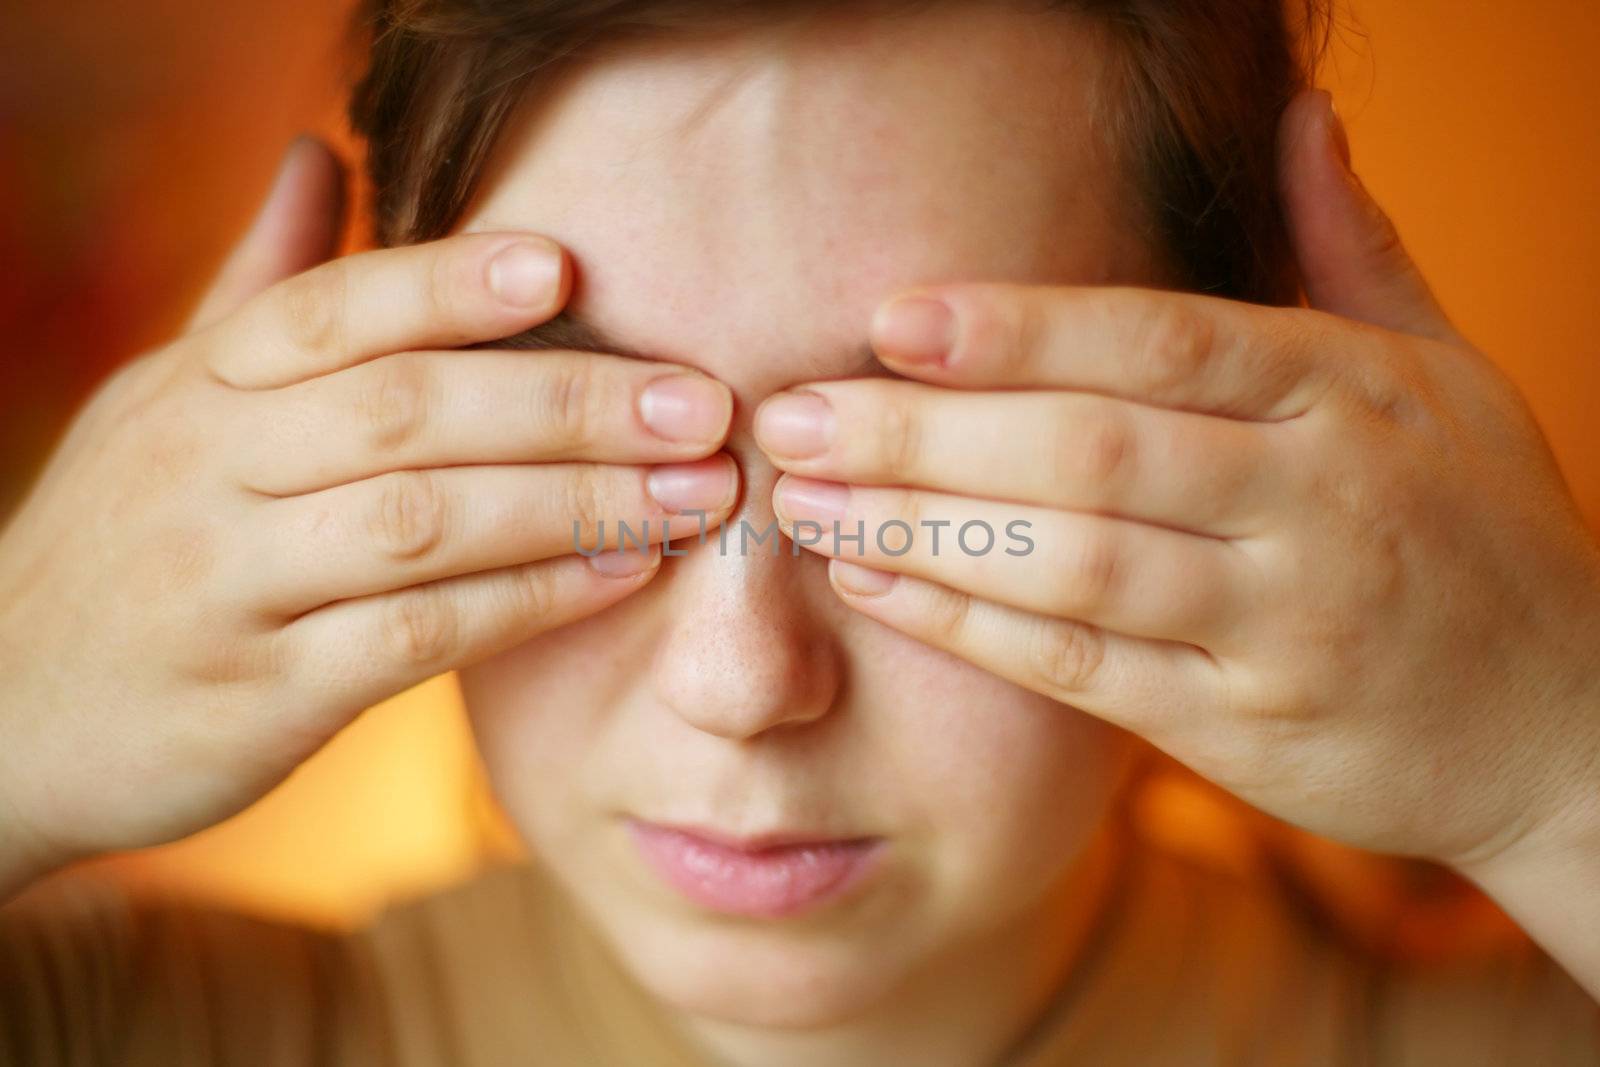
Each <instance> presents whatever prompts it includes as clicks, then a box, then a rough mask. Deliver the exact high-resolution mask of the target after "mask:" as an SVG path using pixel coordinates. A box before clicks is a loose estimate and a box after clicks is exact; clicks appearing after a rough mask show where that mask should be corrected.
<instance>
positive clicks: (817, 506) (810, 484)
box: [777, 476, 850, 522]
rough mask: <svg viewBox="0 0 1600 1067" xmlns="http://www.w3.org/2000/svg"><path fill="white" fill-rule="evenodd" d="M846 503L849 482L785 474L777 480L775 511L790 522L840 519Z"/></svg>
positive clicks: (848, 497)
mask: <svg viewBox="0 0 1600 1067" xmlns="http://www.w3.org/2000/svg"><path fill="white" fill-rule="evenodd" d="M849 503H850V488H849V486H845V485H840V484H839V483H838V482H819V481H816V480H815V479H812V478H791V477H787V476H786V477H784V478H783V479H782V480H781V481H780V482H779V483H778V500H777V504H778V511H779V512H780V513H781V514H782V515H783V517H784V518H785V519H787V520H788V521H790V522H797V521H799V520H801V519H810V520H811V521H813V522H818V521H824V520H826V521H832V520H834V519H842V518H844V512H845V508H846V507H847V506H848V505H849Z"/></svg>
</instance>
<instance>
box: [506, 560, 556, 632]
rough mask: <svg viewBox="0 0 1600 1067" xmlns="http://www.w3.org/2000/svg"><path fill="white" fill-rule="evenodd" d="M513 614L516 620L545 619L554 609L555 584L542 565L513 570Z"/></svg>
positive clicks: (548, 569) (546, 568)
mask: <svg viewBox="0 0 1600 1067" xmlns="http://www.w3.org/2000/svg"><path fill="white" fill-rule="evenodd" d="M512 579H513V585H512V596H513V598H514V603H513V605H512V608H513V614H514V616H515V617H517V618H526V619H546V618H548V617H549V616H550V615H551V614H552V613H553V612H554V611H555V609H556V583H555V579H554V577H553V575H552V574H551V570H550V568H549V567H548V566H545V565H544V564H542V563H535V564H531V565H529V566H526V567H518V568H515V569H514V571H513V573H512Z"/></svg>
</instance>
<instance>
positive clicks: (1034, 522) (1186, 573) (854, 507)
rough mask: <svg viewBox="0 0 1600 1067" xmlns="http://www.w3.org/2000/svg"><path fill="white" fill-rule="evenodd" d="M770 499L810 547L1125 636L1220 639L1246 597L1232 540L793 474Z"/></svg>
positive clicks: (1245, 573) (1246, 570)
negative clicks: (850, 484)
mask: <svg viewBox="0 0 1600 1067" xmlns="http://www.w3.org/2000/svg"><path fill="white" fill-rule="evenodd" d="M773 509H774V511H775V512H776V513H777V516H778V520H779V522H780V524H781V525H782V526H783V528H784V532H785V533H786V534H787V535H788V536H789V537H790V539H791V540H793V541H794V542H795V543H796V544H797V545H799V546H801V547H803V548H809V549H810V550H811V551H813V552H816V553H818V554H820V555H824V556H834V557H840V558H845V559H848V560H849V561H851V562H856V563H860V564H862V565H863V566H867V567H876V568H879V569H883V570H891V571H894V572H896V573H898V574H909V575H912V576H914V577H918V578H926V579H928V580H930V581H936V582H939V583H940V584H941V585H947V586H949V587H950V588H952V589H958V590H961V591H962V592H967V593H972V594H975V595H977V596H981V597H983V598H985V599H987V600H994V601H997V602H998V603H1002V604H1008V605H1010V606H1012V607H1016V608H1022V609H1023V610H1026V611H1033V612H1038V613H1040V614H1044V615H1050V616H1054V617H1058V618H1072V619H1077V620H1079V621H1081V622H1089V623H1093V624H1095V625H1097V626H1103V627H1106V628H1108V629H1112V630H1116V631H1118V632H1120V633H1124V634H1128V635H1131V636H1135V637H1151V638H1159V639H1163V640H1172V641H1186V642H1189V643H1191V644H1196V645H1201V646H1202V647H1207V648H1210V647H1212V645H1213V644H1216V645H1218V646H1225V645H1226V644H1227V643H1228V639H1229V637H1230V635H1231V634H1232V633H1233V631H1234V629H1235V628H1236V626H1237V625H1238V620H1239V619H1240V618H1242V617H1243V615H1244V613H1245V612H1246V611H1247V609H1248V607H1249V605H1250V604H1251V603H1253V602H1255V599H1256V598H1255V595H1254V594H1255V592H1256V590H1255V585H1256V580H1255V574H1254V573H1253V571H1252V570H1251V568H1250V565H1249V562H1248V560H1247V558H1246V557H1245V555H1244V553H1243V552H1242V551H1241V550H1240V549H1238V548H1235V547H1234V546H1233V545H1232V543H1231V542H1228V541H1219V540H1213V539H1211V538H1206V537H1197V536H1194V535H1192V534H1186V533H1180V532H1177V531H1174V530H1166V529H1162V528H1160V527H1157V526H1147V525H1144V524H1142V523H1136V522H1125V521H1123V520H1121V519H1113V518H1107V517H1105V516H1101V515H1085V514H1081V513H1077V512H1069V511H1055V510H1049V509H1043V508H1033V507H1027V506H1024V505H1019V504H1001V503H996V502H994V501H989V500H974V499H972V498H971V497H961V496H952V495H949V494H945V493H934V492H928V491H926V490H921V489H883V488H868V487H862V486H846V485H840V484H838V483H834V482H819V481H813V480H811V479H803V478H797V477H795V476H794V475H792V474H786V475H784V476H783V477H782V478H780V479H779V480H778V484H777V486H776V487H774V491H773ZM802 521H803V522H807V523H810V524H811V525H809V526H806V527H802V526H800V523H801V522H802Z"/></svg>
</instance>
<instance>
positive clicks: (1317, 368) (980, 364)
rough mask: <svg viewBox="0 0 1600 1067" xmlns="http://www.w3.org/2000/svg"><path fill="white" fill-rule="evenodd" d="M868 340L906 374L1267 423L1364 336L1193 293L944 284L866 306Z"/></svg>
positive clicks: (1326, 376)
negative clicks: (1067, 392) (870, 312)
mask: <svg viewBox="0 0 1600 1067" xmlns="http://www.w3.org/2000/svg"><path fill="white" fill-rule="evenodd" d="M872 344H873V348H874V351H875V352H876V353H877V354H878V356H879V358H880V359H882V360H883V362H884V363H885V364H886V365H887V366H889V367H891V368H892V369H894V370H897V371H900V372H902V373H904V374H906V375H908V376H910V377H914V378H919V379H922V380H926V381H930V382H933V383H935V384H939V385H953V386H961V387H967V388H996V387H1052V388H1059V389H1073V390H1081V391H1084V392H1091V393H1103V394H1105V395H1107V396H1116V397H1122V398H1124V399H1127V400H1134V401H1138V402H1140V403H1144V404H1153V405H1156V406H1159V407H1166V408H1177V409H1180V410H1185V411H1197V412H1202V413H1205V414H1210V415H1224V416H1228V417H1231V418H1236V419H1250V420H1256V421H1263V422H1276V421H1283V420H1286V419H1292V418H1295V417H1296V416H1298V415H1301V414H1303V413H1304V412H1305V411H1306V410H1308V409H1309V408H1310V407H1311V406H1312V404H1314V403H1315V402H1316V401H1317V399H1318V398H1320V397H1321V396H1322V395H1323V394H1324V393H1325V392H1326V390H1327V388H1328V386H1329V385H1330V384H1331V383H1332V382H1334V381H1336V380H1338V379H1339V378H1340V377H1342V376H1343V374H1344V372H1345V367H1346V364H1348V363H1349V362H1351V361H1354V360H1357V359H1359V358H1360V357H1361V356H1363V355H1364V354H1367V353H1370V352H1372V350H1373V349H1374V344H1375V343H1374V341H1373V340H1372V339H1371V338H1369V337H1367V336H1365V335H1364V334H1362V333H1361V332H1360V331H1359V330H1357V329H1355V328H1354V327H1353V326H1345V325H1342V324H1340V322H1339V320H1338V319H1335V318H1333V317H1332V316H1327V315H1319V314H1316V313H1314V312H1309V311H1306V310H1305V309H1302V308H1274V307H1262V306H1259V305H1255V304H1244V303H1240V302H1237V301H1232V300H1222V299H1219V298H1216V297H1207V296H1199V295H1196V294H1193V293H1175V292H1163V291H1157V290H1153V289H1132V288H1117V287H1082V288H1078V287H1058V286H1024V285H1000V284H984V285H949V286H940V287H935V288H931V289H924V290H918V291H915V292H913V293H909V294H905V295H903V296H900V297H897V298H896V299H894V300H891V301H889V302H888V303H887V304H885V305H884V306H883V307H881V308H879V310H878V313H877V315H876V316H875V317H874V319H873V323H872Z"/></svg>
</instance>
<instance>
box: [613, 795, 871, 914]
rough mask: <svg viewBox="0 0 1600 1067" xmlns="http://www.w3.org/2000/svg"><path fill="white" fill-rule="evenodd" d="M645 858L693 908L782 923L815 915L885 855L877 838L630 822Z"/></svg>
mask: <svg viewBox="0 0 1600 1067" xmlns="http://www.w3.org/2000/svg"><path fill="white" fill-rule="evenodd" d="M628 830H629V832H630V834H631V835H632V837H633V840H634V844H635V845H636V846H637V847H638V850H639V853H640V856H641V857H642V858H643V859H644V861H645V862H646V863H647V864H648V865H649V866H650V867H651V868H652V869H653V870H654V871H655V872H656V874H657V875H658V876H660V878H661V879H662V880H663V881H664V882H666V883H667V884H668V885H669V886H671V887H672V888H674V889H676V890H677V891H678V892H679V893H681V894H682V895H683V896H685V897H687V898H688V899H689V900H690V901H692V902H694V903H696V904H698V905H700V906H701V907H704V908H708V909H710V910H712V911H716V912H720V913H723V914H727V915H743V916H748V917H752V918H761V919H777V918H784V917H787V916H793V915H798V914H800V913H802V912H806V911H811V910H813V909H816V908H819V907H821V906H822V905H823V904H825V903H827V902H829V901H832V900H836V899H837V898H839V897H840V896H841V895H843V894H844V893H845V892H846V891H847V890H849V889H850V888H851V887H852V886H854V885H856V884H857V883H859V882H860V881H861V880H862V878H864V877H865V876H866V875H867V874H868V873H869V872H870V871H871V870H872V868H873V867H874V866H876V861H877V858H878V856H879V855H880V854H881V853H882V851H883V844H884V842H883V839H882V838H878V837H855V838H828V837H819V836H815V835H807V834H799V833H769V834H760V835H753V836H745V837H739V836H732V835H728V834H724V833H720V832H718V831H715V830H708V829H704V828H701V827H688V826H668V825H665V824H661V823H653V822H646V821H644V820H642V819H629V820H628Z"/></svg>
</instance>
